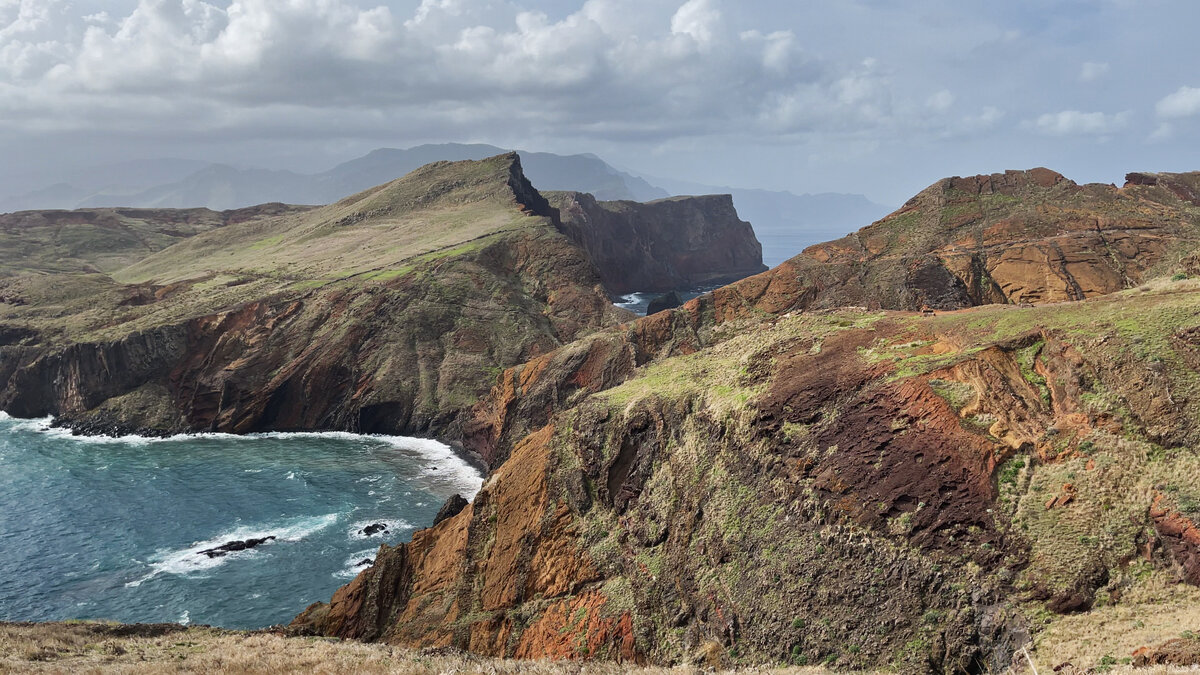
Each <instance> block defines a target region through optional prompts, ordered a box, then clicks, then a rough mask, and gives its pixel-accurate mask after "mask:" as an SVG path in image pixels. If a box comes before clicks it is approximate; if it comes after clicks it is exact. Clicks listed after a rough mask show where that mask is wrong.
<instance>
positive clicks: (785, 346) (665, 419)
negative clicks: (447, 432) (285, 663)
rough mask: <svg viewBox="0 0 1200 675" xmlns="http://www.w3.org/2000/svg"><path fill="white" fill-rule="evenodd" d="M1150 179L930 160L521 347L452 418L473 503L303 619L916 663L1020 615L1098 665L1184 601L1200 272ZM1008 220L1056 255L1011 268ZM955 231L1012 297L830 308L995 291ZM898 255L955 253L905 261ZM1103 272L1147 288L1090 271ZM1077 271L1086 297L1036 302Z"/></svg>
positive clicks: (914, 666) (970, 648) (1048, 644)
mask: <svg viewBox="0 0 1200 675" xmlns="http://www.w3.org/2000/svg"><path fill="white" fill-rule="evenodd" d="M1155 180H1156V181H1158V182H1155V184H1153V185H1146V184H1144V183H1146V182H1148V181H1149V179H1138V181H1134V180H1132V179H1131V183H1130V185H1128V186H1127V187H1126V188H1124V189H1120V190H1118V189H1116V188H1111V187H1108V186H1076V185H1074V184H1072V183H1069V181H1065V180H1064V179H1062V178H1061V177H1060V176H1058V175H1057V174H1053V173H1052V172H1045V171H1033V172H1021V173H1013V174H999V175H996V176H989V177H976V178H974V179H952V180H950V181H944V182H942V183H939V184H938V185H937V186H934V188H931V189H930V190H927V191H926V192H925V193H922V195H921V196H919V197H918V198H916V199H915V200H914V201H913V202H910V205H909V206H907V207H906V209H908V211H907V212H906V211H904V210H902V211H901V212H898V214H895V215H893V216H892V217H889V219H885V220H884V221H881V222H880V223H877V224H875V225H873V226H872V227H870V228H867V229H865V230H863V231H862V232H860V233H858V234H857V235H852V236H851V237H848V238H847V239H845V240H841V241H840V242H835V243H831V244H828V245H824V246H820V247H814V248H813V249H809V251H806V252H805V254H803V255H801V256H798V257H797V258H795V259H793V260H791V261H789V262H788V263H785V264H784V265H782V266H780V267H779V268H776V269H774V270H772V271H770V272H768V273H765V274H760V275H757V276H755V277H751V278H749V279H745V280H743V281H741V282H738V283H735V284H732V285H730V286H727V287H724V288H721V289H718V290H717V291H715V292H713V293H712V294H709V295H706V296H702V297H701V298H697V299H696V300H693V301H691V302H689V303H687V304H685V305H684V306H683V307H680V308H678V309H674V310H670V311H666V312H661V313H659V314H656V315H653V316H649V317H645V318H643V319H640V320H638V321H635V322H632V323H629V324H625V325H623V326H620V327H618V328H615V329H611V330H608V331H604V332H600V333H596V334H593V335H589V336H587V337H585V338H583V339H582V340H579V341H577V342H575V343H573V344H570V345H566V346H564V347H562V348H560V349H558V350H555V351H553V352H550V353H547V354H545V355H542V356H539V357H537V358H535V359H533V360H531V361H529V362H527V363H525V364H522V365H520V366H516V367H514V368H510V369H508V370H507V371H505V372H504V373H503V374H502V375H501V376H500V378H499V379H498V381H497V384H496V386H495V387H494V388H493V390H492V392H491V393H490V395H489V396H488V397H487V398H485V399H484V400H483V401H481V402H480V403H479V404H478V405H477V406H476V407H475V409H474V414H473V416H472V419H471V421H470V422H468V424H467V426H466V428H465V441H464V442H465V444H466V445H468V447H472V448H474V449H476V450H478V451H480V452H481V453H482V454H483V455H484V456H485V457H486V458H487V460H488V462H489V464H490V465H491V466H492V467H494V470H493V473H492V475H491V476H490V477H489V479H488V481H487V482H486V483H485V485H484V488H483V490H482V491H481V492H480V496H479V497H478V498H477V500H476V502H475V503H474V504H473V505H471V506H470V507H468V508H467V509H464V510H463V511H462V512H461V513H459V514H458V516H456V517H455V518H453V519H451V520H447V521H444V522H442V523H439V524H438V525H437V526H436V527H434V528H432V529H430V530H426V531H423V532H421V533H419V534H418V535H417V536H416V537H414V543H413V544H411V545H400V546H397V547H385V548H384V549H381V551H380V554H379V556H378V557H377V564H376V566H375V567H374V568H371V569H369V570H367V571H366V572H364V573H363V574H362V575H360V577H359V578H357V579H356V580H355V581H354V582H353V583H352V584H350V585H349V586H347V587H345V588H343V589H342V590H341V591H339V592H338V593H337V594H336V595H335V596H334V598H333V600H332V602H331V603H329V604H328V605H325V604H318V605H314V606H313V607H311V608H310V609H309V610H308V611H307V612H306V613H305V614H304V615H302V616H301V617H298V619H297V621H296V624H295V625H296V626H297V627H298V628H301V629H305V630H312V631H316V632H320V633H325V634H330V635H338V636H342V637H357V638H363V639H382V640H386V641H390V642H393V643H396V644H406V645H432V644H437V645H454V646H458V647H462V648H468V649H471V650H473V651H477V652H480V653H484V654H489V655H521V656H553V657H572V658H576V657H580V658H593V657H603V658H617V659H630V658H632V659H635V660H643V661H650V662H679V661H683V662H697V663H710V664H711V663H730V662H734V663H738V662H741V663H762V662H772V663H778V662H781V661H785V662H791V663H816V662H826V663H830V664H834V665H837V666H840V667H880V666H895V667H899V668H901V669H904V670H911V671H920V672H926V671H935V672H981V671H984V670H992V671H1000V670H1004V669H1005V668H1006V667H1007V666H1008V665H1009V661H1010V659H1011V658H1012V656H1013V655H1014V653H1015V652H1016V651H1017V650H1019V649H1020V647H1022V646H1023V645H1026V644H1027V643H1029V642H1030V641H1031V640H1032V642H1033V646H1034V655H1035V658H1036V659H1038V660H1039V661H1040V664H1039V665H1040V666H1045V667H1049V668H1053V667H1054V666H1057V665H1059V664H1060V663H1061V661H1053V662H1052V661H1050V659H1053V658H1057V656H1056V655H1059V654H1068V655H1076V656H1073V657H1070V658H1074V659H1075V661H1073V662H1074V663H1075V664H1076V665H1080V666H1081V667H1087V666H1086V665H1081V664H1094V665H1100V659H1101V657H1102V656H1106V655H1107V656H1111V654H1114V653H1115V654H1120V652H1121V650H1125V651H1126V652H1128V653H1132V651H1133V650H1134V649H1136V648H1137V647H1139V646H1140V645H1142V644H1155V643H1158V642H1162V641H1163V640H1164V639H1166V638H1168V637H1172V636H1173V635H1174V634H1177V633H1178V629H1177V626H1178V625H1179V622H1180V621H1184V620H1186V619H1185V617H1187V616H1190V614H1189V612H1190V611H1192V610H1190V609H1189V608H1191V607H1194V603H1195V602H1197V601H1200V589H1197V588H1193V587H1191V586H1190V585H1188V584H1187V583H1185V584H1183V585H1179V584H1178V583H1177V582H1181V581H1182V582H1189V583H1195V579H1196V577H1195V569H1196V561H1197V560H1200V547H1198V546H1197V542H1200V537H1198V536H1197V535H1196V532H1197V529H1196V526H1195V523H1196V522H1197V518H1200V512H1198V511H1196V510H1195V509H1196V506H1195V505H1196V504H1198V503H1200V492H1197V488H1196V486H1197V485H1200V460H1197V458H1196V455H1195V453H1194V451H1193V450H1194V448H1195V447H1196V443H1197V442H1200V356H1198V354H1200V352H1197V345H1198V344H1200V340H1198V339H1197V338H1196V335H1198V334H1200V310H1197V307H1200V305H1198V304H1197V301H1198V300H1200V283H1197V282H1195V281H1191V280H1186V279H1184V280H1168V279H1167V278H1166V277H1162V278H1160V279H1159V280H1157V281H1153V282H1149V283H1147V282H1146V279H1147V278H1149V275H1153V274H1160V273H1161V274H1165V275H1166V276H1167V277H1169V276H1170V275H1172V274H1173V273H1175V272H1177V271H1179V270H1180V269H1186V268H1187V264H1188V259H1189V255H1191V254H1192V251H1194V248H1195V245H1196V238H1195V233H1196V223H1197V220H1196V211H1195V210H1194V208H1193V207H1192V206H1191V204H1190V202H1187V201H1186V200H1184V199H1181V198H1180V195H1179V192H1180V190H1182V189H1183V188H1181V187H1179V186H1180V185H1183V186H1184V187H1186V186H1187V185H1188V184H1189V183H1188V181H1189V180H1192V175H1187V176H1184V177H1183V178H1180V177H1170V180H1169V181H1166V182H1172V184H1175V185H1176V188H1174V189H1171V188H1168V187H1164V185H1163V184H1162V183H1163V182H1164V181H1165V179H1163V178H1155ZM1139 181H1140V183H1141V184H1139ZM967 188H970V190H968V189H967ZM972 191H973V192H972ZM1010 192H1011V193H1012V194H1011V195H1010V194H1009V193H1010ZM959 193H963V194H973V195H975V196H974V197H971V198H969V199H968V198H967V197H965V196H961V195H959ZM995 194H999V195H1002V196H1003V197H1004V199H1000V198H996V197H990V198H989V199H991V200H993V201H1002V202H1003V203H1004V207H1003V211H1004V213H1005V214H1007V215H1005V216H1004V217H1003V218H1001V219H1000V220H1001V221H1003V222H1004V223H1006V225H1004V227H1003V228H1001V229H999V230H996V229H993V228H995V227H996V225H997V223H998V221H994V220H992V219H991V216H980V217H981V218H983V220H982V221H980V222H975V221H971V223H973V224H970V225H963V226H961V227H966V228H967V229H968V230H970V231H973V232H976V234H977V235H978V236H976V237H975V238H974V239H970V238H966V239H955V238H954V237H957V236H958V235H953V236H951V235H945V233H944V232H943V233H942V239H940V240H936V239H931V238H930V237H931V236H932V235H934V234H936V233H937V232H939V231H940V230H937V229H932V228H927V229H920V228H917V229H908V228H906V227H902V226H904V225H905V222H906V220H905V219H906V218H908V217H909V216H905V213H915V214H917V216H914V217H919V218H922V219H929V220H930V221H931V222H932V221H936V222H938V223H941V222H942V220H943V219H947V218H951V217H952V216H953V214H955V213H957V212H958V210H959V209H960V208H961V204H963V203H970V204H973V205H974V206H972V208H976V207H978V206H979V205H980V204H981V200H982V199H983V196H984V195H995ZM947 195H950V196H952V197H954V198H955V199H959V198H960V197H961V199H962V200H965V201H962V202H959V201H953V200H950V199H948V198H947ZM956 195H958V196H956ZM1013 195H1017V196H1015V197H1014V196H1013ZM1009 197H1012V198H1011V199H1009ZM932 204H941V206H938V207H937V209H941V210H942V211H946V212H945V213H944V212H942V211H939V210H937V209H935V208H934V206H932ZM1068 212H1069V214H1068V215H1064V214H1066V213H1068ZM989 213H990V211H989ZM1139 218H1140V219H1141V220H1138V219H1139ZM897 219H899V220H897ZM921 222H925V221H924V220H922V221H921ZM1097 222H1101V223H1108V225H1102V226H1097V225H1096V223H1097ZM1017 223H1019V224H1020V226H1019V227H1018V226H1017V225H1016V224H1017ZM1081 223H1082V224H1081ZM1138 223H1142V224H1143V225H1145V226H1144V227H1135V225H1137V224H1138ZM1118 225H1119V226H1118ZM972 228H973V229H972ZM951 230H952V232H957V233H958V234H962V230H961V229H956V228H951ZM987 231H991V232H992V233H993V234H992V235H987V236H993V235H994V236H997V237H998V236H999V234H998V233H1001V232H1004V233H1007V235H1006V236H1008V237H1009V244H1007V245H1006V244H1003V243H1002V241H1001V240H1000V239H995V238H993V239H988V238H987V236H984V235H985V233H986V232H987ZM1093 236H1094V237H1099V239H1095V240H1093V239H1092V237H1093ZM980 237H982V240H981V239H980ZM1122 237H1126V240H1127V241H1132V242H1133V243H1132V244H1131V246H1132V248H1124V245H1121V246H1113V248H1112V249H1103V248H1102V249H1101V250H1103V251H1104V253H1103V254H1102V255H1094V254H1093V253H1092V252H1089V251H1091V249H1089V248H1088V247H1089V246H1104V245H1105V244H1103V243H1102V242H1101V239H1102V240H1103V241H1104V242H1109V244H1108V245H1112V243H1113V242H1115V241H1118V240H1121V238H1122ZM879 241H882V242H885V244H886V245H879V246H876V245H874V244H872V245H871V246H872V247H874V249H878V250H876V252H874V253H872V252H871V250H873V249H872V248H871V247H869V246H868V244H867V243H864V242H868V243H869V242H879ZM946 241H950V242H954V241H960V242H965V243H962V245H961V247H960V248H954V247H953V246H951V245H950V244H946V243H944V242H946ZM1088 242H1091V243H1088ZM1019 246H1025V247H1026V248H1027V249H1028V250H1038V251H1043V252H1044V251H1062V252H1063V256H1062V257H1061V258H1058V259H1055V260H1059V262H1062V261H1064V260H1069V261H1070V264H1062V265H1060V264H1058V263H1056V262H1054V260H1050V259H1049V258H1046V259H1044V260H1043V263H1042V266H1041V267H1040V268H1038V269H1039V271H1038V272H1037V273H1036V274H1033V273H1028V274H1025V275H1024V276H1017V275H1014V276H1006V274H1007V272H1006V271H1005V270H1008V269H1010V268H1009V267H1005V265H1004V264H1003V263H1004V261H1006V260H1011V259H1010V258H1007V257H1005V256H1006V255H1007V253H1006V252H1007V251H1009V250H1012V249H1015V248H1018V247H1019ZM1071 246H1075V248H1074V249H1072V248H1071ZM913 251H916V253H913ZM1068 251H1073V252H1072V253H1069V254H1068ZM1122 251H1126V253H1128V256H1129V257H1128V258H1126V257H1123V256H1125V255H1126V253H1121V252H1122ZM1129 251H1133V253H1129ZM951 253H954V254H955V255H959V254H962V255H967V254H970V255H972V256H979V258H978V259H979V260H980V265H981V267H980V269H981V270H984V271H988V274H989V275H992V274H993V273H994V274H998V275H999V280H996V279H995V278H994V277H991V276H989V278H992V279H993V281H994V283H995V287H996V288H994V289H993V291H994V292H995V293H996V296H995V298H994V299H995V300H996V301H998V302H1005V301H1011V302H1013V303H1016V302H1018V301H1030V302H1023V303H1022V304H1020V305H1019V306H1018V305H1016V304H998V305H991V306H986V307H976V308H968V309H964V310H962V311H955V312H950V313H946V314H938V315H936V316H934V315H926V314H921V313H912V312H905V311H895V310H892V311H881V310H871V309H867V308H865V307H858V308H849V309H845V308H843V309H822V307H824V306H826V305H831V304H837V303H840V302H845V301H847V300H848V299H853V300H855V301H859V302H862V304H866V305H875V306H880V305H882V306H884V307H893V308H895V309H896V310H903V309H906V308H907V309H917V308H920V307H923V306H926V305H928V304H929V302H928V300H929V298H930V297H934V296H937V297H948V296H947V289H949V290H953V289H960V290H961V288H967V289H968V290H967V291H966V292H964V293H963V294H962V295H961V296H956V297H957V298H958V299H956V300H954V302H953V303H951V304H952V305H953V306H956V307H958V306H962V307H969V306H970V305H973V304H977V303H980V302H984V301H986V300H987V299H988V298H989V297H991V296H979V297H972V295H971V290H970V289H971V288H972V286H971V285H970V284H968V283H966V281H964V280H963V279H962V278H960V277H957V276H955V273H954V271H953V270H952V268H954V266H953V265H951V264H949V263H947V262H946V261H949V260H953V259H954V258H953V257H952V255H951ZM912 265H918V267H917V269H924V268H925V267H929V266H933V267H935V268H938V269H941V270H943V272H945V274H944V275H940V273H939V274H934V275H932V276H933V278H934V279H935V281H937V283H936V284H934V285H929V284H925V285H922V283H923V282H922V283H917V284H916V285H912V284H909V281H908V280H910V279H913V278H916V279H918V280H921V279H925V278H926V277H922V276H921V275H916V276H915V277H914V276H912V275H910V274H909V271H910V270H911V269H913V268H912V267H911V266H912ZM954 269H958V268H954ZM850 270H853V272H851V271H850ZM1064 270H1065V272H1064ZM1113 270H1120V271H1121V275H1122V276H1121V277H1120V279H1121V281H1120V284H1119V285H1118V286H1117V287H1118V288H1119V287H1123V286H1124V285H1127V284H1129V283H1133V282H1135V281H1136V282H1139V283H1142V284H1144V285H1142V286H1141V287H1139V288H1135V289H1130V290H1124V291H1119V292H1116V293H1111V294H1107V295H1102V294H1100V290H1103V289H1104V288H1107V287H1105V286H1102V285H1091V286H1087V287H1086V288H1085V285H1084V284H1083V283H1081V281H1080V280H1081V279H1084V278H1092V277H1094V278H1097V279H1101V278H1108V277H1105V276H1104V275H1105V274H1108V273H1109V272H1112V271H1113ZM1085 271H1086V273H1085ZM1026 272H1028V270H1026ZM1064 274H1065V275H1066V276H1064ZM939 275H940V276H939ZM979 278H982V277H979ZM884 280H891V281H895V282H897V284H898V285H897V286H896V287H894V288H891V287H887V288H886V289H885V286H886V285H885V284H884ZM955 280H957V281H955ZM1070 280H1074V281H1073V283H1075V284H1076V285H1077V286H1078V287H1079V288H1080V289H1081V290H1080V297H1082V296H1088V298H1089V299H1086V300H1082V301H1079V302H1072V303H1066V304H1061V303H1056V302H1053V301H1055V300H1058V299H1061V298H1060V296H1059V295H1058V293H1060V291H1061V289H1062V288H1066V287H1067V286H1064V285H1062V284H1067V285H1069V283H1071V281H1070ZM1113 283H1114V284H1116V282H1113ZM975 288H979V286H978V285H977V286H975ZM1018 288H1019V289H1024V290H1021V291H1020V292H1019V293H1016V292H1013V291H1012V289H1018ZM922 289H924V290H922ZM997 289H998V290H997ZM1055 289H1059V290H1055ZM875 292H878V293H879V295H878V297H876V296H873V295H871V294H872V293H875ZM1010 292H1013V293H1014V294H1012V295H1010V294H1009V293H1010ZM1061 292H1065V291H1061ZM430 570H439V571H437V572H430ZM364 607H369V608H370V610H369V611H363V609H362V608H364ZM1097 630H1100V631H1103V634H1104V636H1105V644H1106V649H1107V650H1108V652H1107V653H1097V652H1096V649H1098V648H1097V647H1095V646H1093V645H1092V641H1091V638H1092V637H1094V635H1095V634H1096V633H1095V631H1097ZM1086 659H1090V661H1086ZM1063 660H1064V661H1065V660H1067V659H1066V658H1064V659H1063Z"/></svg>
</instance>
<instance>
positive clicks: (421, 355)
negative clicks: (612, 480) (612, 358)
mask: <svg viewBox="0 0 1200 675" xmlns="http://www.w3.org/2000/svg"><path fill="white" fill-rule="evenodd" d="M0 286H2V288H3V290H0V298H2V299H3V301H4V303H5V304H4V309H5V316H4V319H3V325H4V326H5V331H6V332H5V333H4V335H6V336H7V339H6V340H4V341H5V342H6V344H5V345H3V346H0V374H3V375H4V376H5V378H4V382H5V386H4V389H3V390H2V391H0V408H2V409H5V410H8V411H9V412H10V413H12V414H16V415H36V416H40V415H46V414H53V415H56V416H59V417H62V418H65V419H67V420H70V421H73V422H75V423H77V424H78V425H80V426H82V427H83V428H88V429H94V430H104V429H108V428H113V427H116V428H137V429H146V430H151V431H175V430H221V431H230V432H239V433H240V432H248V431H257V430H267V429H352V430H361V431H378V432H393V433H395V432H407V433H429V432H431V431H432V430H437V431H439V432H442V433H444V434H447V435H449V436H450V437H453V436H454V435H455V434H456V433H457V431H456V429H457V425H458V417H459V415H460V414H461V413H462V411H464V410H465V409H467V408H469V407H470V405H471V404H472V403H474V402H475V400H476V399H477V398H478V397H479V395H480V394H482V393H484V392H486V391H487V388H488V387H489V386H490V385H491V383H492V381H493V380H494V377H495V373H496V372H498V371H499V370H500V369H502V368H504V367H506V366H509V365H512V364H514V363H519V362H521V361H524V360H527V359H530V358H533V357H535V356H537V355H539V354H541V353H545V352H548V351H551V350H553V349H555V348H557V347H558V346H560V345H562V344H563V343H565V342H569V341H570V340H572V339H574V338H575V337H577V336H579V335H581V334H584V333H586V332H590V331H594V330H596V329H597V328H600V327H603V326H605V325H610V324H611V323H612V321H613V319H614V317H615V316H616V315H617V310H615V309H614V308H613V307H612V306H611V304H610V303H609V301H608V298H607V295H606V293H605V292H604V290H603V288H602V287H601V285H600V280H599V278H598V277H597V275H596V272H595V268H594V266H593V265H592V264H591V262H590V261H589V260H588V259H587V257H586V255H585V254H584V253H583V251H582V250H580V249H579V247H577V246H575V245H573V244H572V243H571V242H570V241H568V240H567V238H566V237H564V236H563V235H562V234H560V233H559V232H558V231H557V229H556V227H555V219H554V212H553V211H552V210H551V209H550V208H549V206H548V204H547V203H546V201H545V200H544V199H543V198H542V197H541V195H540V194H539V193H538V192H537V191H536V190H535V189H534V188H533V187H532V186H531V185H530V184H529V183H528V181H527V180H525V178H524V176H523V175H522V174H521V171H520V163H519V160H518V159H517V157H516V156H515V155H508V156H501V157H497V158H493V159H491V160H487V161H484V162H464V163H455V164H451V163H440V164H437V165H433V166H430V167H426V168H424V169H422V170H419V171H417V172H414V173H413V174H411V175H410V176H408V177H406V178H404V179H401V180H398V181H395V182H393V183H391V184H388V185H386V186H381V187H380V188H376V189H373V190H370V191H368V192H366V193H363V194H361V195H356V196H354V197H351V198H349V199H347V200H345V201H343V202H339V203H338V204H334V205H331V206H328V207H323V208H320V209H315V210H309V211H299V212H293V213H288V214H286V215H284V216H281V217H278V218H273V219H270V218H269V219H263V220H253V221H250V222H244V223H241V224H228V225H225V226H224V227H222V228H221V229H220V230H218V231H213V232H210V233H207V234H198V235H196V236H194V237H191V238H189V239H187V240H186V241H183V242H181V243H180V244H177V245H176V246H173V247H171V248H169V249H166V250H163V251H161V252H159V253H157V254H155V255H152V256H150V257H148V258H145V259H143V260H141V261H139V262H138V263H137V264H135V265H133V266H130V267H126V268H123V269H121V270H119V271H117V272H114V273H113V274H112V276H111V278H110V277H107V276H102V275H84V276H79V275H72V276H67V275H49V276H48V275H36V276H22V277H14V278H11V279H7V280H4V281H3V282H0Z"/></svg>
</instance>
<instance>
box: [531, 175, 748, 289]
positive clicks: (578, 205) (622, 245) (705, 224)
mask: <svg viewBox="0 0 1200 675" xmlns="http://www.w3.org/2000/svg"><path fill="white" fill-rule="evenodd" d="M548 194H549V199H550V202H551V203H552V204H553V205H554V206H555V207H556V208H557V209H558V211H559V217H560V219H561V221H562V229H563V232H564V233H565V234H566V235H567V236H568V237H570V238H571V240H572V241H574V242H576V243H577V244H579V245H580V246H582V247H583V249H584V250H586V251H587V252H588V256H589V257H590V258H591V259H592V260H593V261H595V263H596V267H597V268H598V269H599V270H600V276H601V278H602V279H603V280H604V284H605V286H607V287H608V288H609V289H610V290H611V291H612V292H614V293H630V292H632V291H646V292H661V291H671V290H677V289H684V288H691V287H694V286H698V285H700V284H710V283H717V282H729V281H735V280H737V279H741V278H743V277H747V276H750V275H752V274H758V273H759V272H763V271H765V270H766V269H767V268H766V266H765V265H763V262H762V245H761V244H759V243H758V240H757V239H756V238H755V237H754V231H753V230H752V229H751V227H750V223H747V222H744V221H742V220H741V219H739V218H738V215H737V211H736V210H735V209H734V208H733V198H732V197H730V196H729V195H709V196H704V197H672V198H670V199H660V200H657V201H653V202H647V203H645V204H640V203H638V202H630V201H616V202H602V201H597V200H596V198H595V197H592V196H591V195H589V194H583V193H579V192H553V193H548Z"/></svg>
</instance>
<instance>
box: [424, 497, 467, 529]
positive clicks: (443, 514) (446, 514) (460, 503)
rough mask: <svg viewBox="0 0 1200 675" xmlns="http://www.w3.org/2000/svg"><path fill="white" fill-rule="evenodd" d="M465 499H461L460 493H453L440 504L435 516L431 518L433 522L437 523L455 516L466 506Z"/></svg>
mask: <svg viewBox="0 0 1200 675" xmlns="http://www.w3.org/2000/svg"><path fill="white" fill-rule="evenodd" d="M468 503H469V502H467V500H465V499H463V496H462V495H454V496H453V497H451V498H449V499H447V500H446V503H445V504H442V508H440V509H438V512H437V517H435V518H434V519H433V524H434V525H437V524H438V523H440V522H442V521H443V520H445V519H447V518H453V517H454V516H457V515H458V514H459V513H460V512H461V511H462V510H463V509H465V508H467V504H468Z"/></svg>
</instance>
